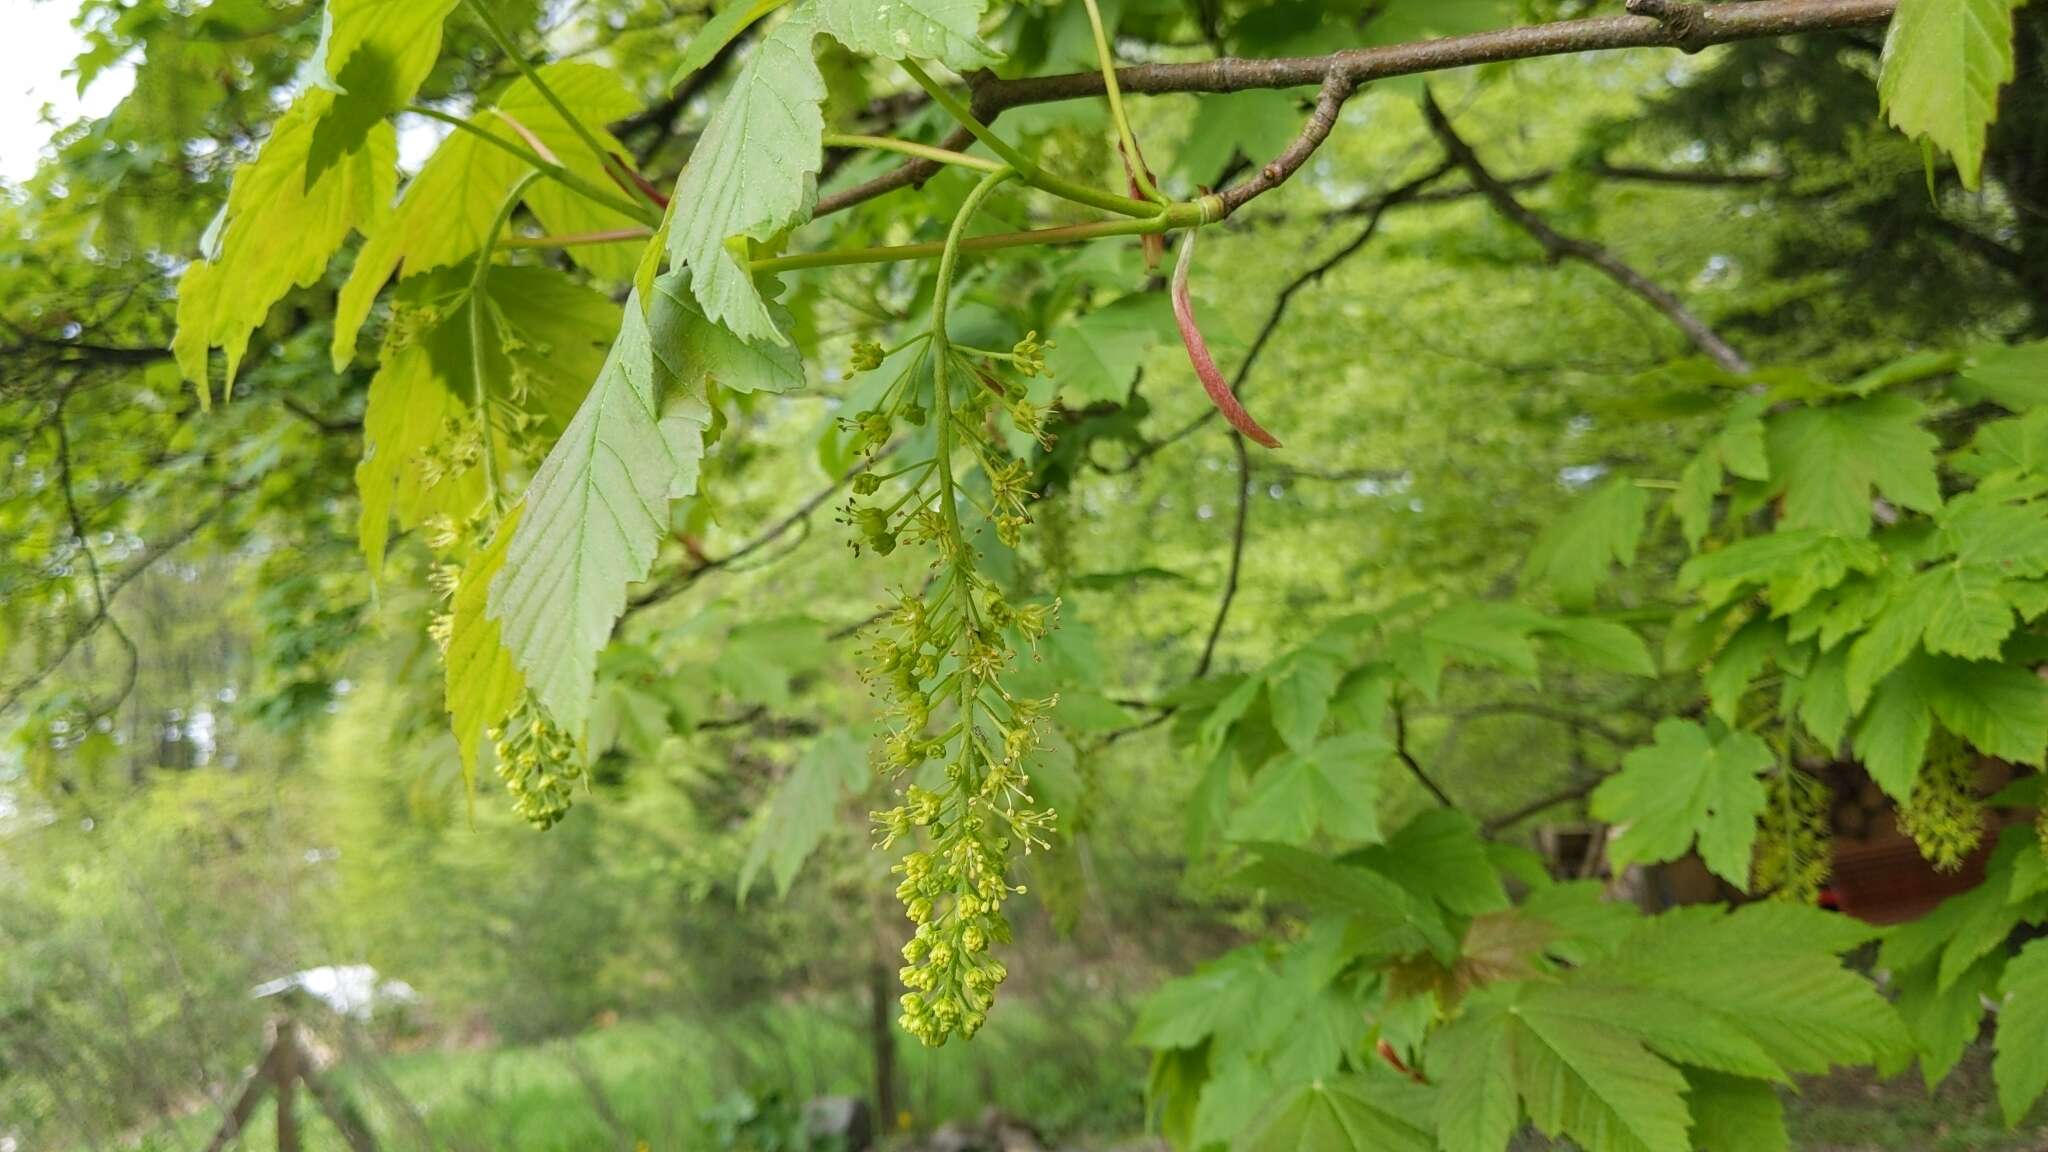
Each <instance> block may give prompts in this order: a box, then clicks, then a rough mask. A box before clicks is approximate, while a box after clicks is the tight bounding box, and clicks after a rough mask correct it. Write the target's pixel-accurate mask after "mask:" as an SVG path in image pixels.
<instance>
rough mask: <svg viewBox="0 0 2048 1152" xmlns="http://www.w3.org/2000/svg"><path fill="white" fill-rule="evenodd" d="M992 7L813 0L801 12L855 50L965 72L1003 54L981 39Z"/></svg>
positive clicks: (981, 1)
mask: <svg viewBox="0 0 2048 1152" xmlns="http://www.w3.org/2000/svg"><path fill="white" fill-rule="evenodd" d="M987 6H988V4H987V0H810V4H809V5H808V6H807V7H806V8H805V9H803V11H802V12H801V13H799V15H800V16H809V17H811V18H813V19H815V20H816V21H817V22H818V28H819V30H820V31H823V32H825V33H826V34H827V35H829V36H831V37H832V38H833V39H834V40H837V41H839V42H840V43H841V44H844V45H846V46H847V47H848V48H851V49H853V50H854V51H855V52H864V53H867V54H868V55H871V56H880V57H882V58H883V59H885V60H902V59H905V58H907V57H913V56H914V57H917V58H919V59H926V60H937V61H939V62H940V63H942V64H944V65H945V66H946V67H948V68H951V69H953V70H954V71H956V72H965V71H967V70H969V69H972V68H986V67H987V66H989V65H990V64H993V63H995V62H996V61H997V60H1000V59H1001V58H1002V56H1001V54H1000V53H998V52H996V50H995V49H993V48H990V47H989V46H988V45H987V44H985V43H983V42H982V39H981V34H980V31H979V25H980V23H981V13H982V9H984V8H986V7H987Z"/></svg>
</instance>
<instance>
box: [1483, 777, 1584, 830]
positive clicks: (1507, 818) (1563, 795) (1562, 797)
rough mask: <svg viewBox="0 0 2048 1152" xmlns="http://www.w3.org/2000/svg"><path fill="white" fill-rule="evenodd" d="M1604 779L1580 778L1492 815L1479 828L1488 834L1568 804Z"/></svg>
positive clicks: (1579, 798)
mask: <svg viewBox="0 0 2048 1152" xmlns="http://www.w3.org/2000/svg"><path fill="white" fill-rule="evenodd" d="M1606 779H1607V777H1605V776H1594V777H1591V778H1590V779H1586V780H1581V781H1579V782H1578V783H1576V784H1573V785H1571V786H1569V787H1567V788H1564V789H1561V790H1559V791H1557V792H1553V793H1551V794H1550V795H1548V796H1545V797H1543V798H1542V799H1540V800H1532V801H1530V802H1529V803H1527V804H1524V805H1522V806H1521V807H1519V808H1516V809H1513V810H1511V811H1508V812H1503V813H1501V814H1500V815H1498V816H1495V817H1492V818H1490V819H1488V820H1487V821H1485V822H1484V823H1483V824H1481V825H1480V828H1481V829H1482V830H1483V831H1484V832H1485V833H1486V834H1487V835H1489V836H1491V835H1492V834H1494V833H1495V832H1498V831H1500V830H1501V829H1503V828H1512V827H1514V826H1515V825H1517V824H1520V823H1521V822H1522V821H1524V820H1527V819H1528V818H1529V817H1531V816H1534V815H1536V814H1537V813H1539V812H1542V811H1545V810H1547V809H1550V808H1555V807H1557V806H1558V805H1560V804H1569V803H1571V802H1573V801H1575V800H1583V799H1585V798H1586V797H1587V796H1589V795H1591V794H1592V792H1593V790H1594V789H1595V788H1598V787H1600V784H1601V782H1602V781H1604V780H1606Z"/></svg>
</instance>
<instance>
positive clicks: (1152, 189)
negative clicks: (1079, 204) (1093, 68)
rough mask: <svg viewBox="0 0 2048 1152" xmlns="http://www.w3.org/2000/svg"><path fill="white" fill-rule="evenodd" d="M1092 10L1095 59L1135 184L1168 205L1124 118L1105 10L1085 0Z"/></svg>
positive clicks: (1146, 196)
mask: <svg viewBox="0 0 2048 1152" xmlns="http://www.w3.org/2000/svg"><path fill="white" fill-rule="evenodd" d="M1083 3H1084V4H1085V5H1086V6H1087V8H1088V23H1089V25H1090V26H1091V27H1092V28H1093V29H1094V31H1095V58H1096V59H1097V60H1098V61H1100V62H1101V64H1102V88H1103V91H1104V92H1105V93H1106V94H1107V95H1108V96H1109V117H1110V119H1111V120H1114V121H1115V122H1116V135H1117V139H1118V140H1119V141H1120V142H1121V143H1122V144H1123V147H1124V163H1125V165H1126V166H1128V167H1129V168H1130V171H1131V181H1132V183H1134V184H1136V185H1137V186H1138V192H1139V193H1140V194H1141V195H1143V196H1144V197H1145V199H1147V200H1151V201H1154V202H1155V203H1160V204H1164V203H1166V197H1164V196H1162V195H1160V194H1159V188H1158V186H1157V185H1155V184H1153V183H1152V174H1151V173H1150V172H1147V171H1145V157H1144V154H1143V153H1141V152H1139V151H1138V134H1137V133H1135V132H1133V131H1131V121H1130V118H1129V117H1128V116H1125V115H1124V95H1123V92H1122V91H1121V90H1120V89H1119V88H1118V87H1117V83H1116V57H1115V56H1113V55H1111V54H1110V50H1109V33H1108V32H1107V31H1105V30H1104V29H1103V26H1102V10H1101V9H1100V8H1099V7H1097V6H1096V3H1095V0H1083Z"/></svg>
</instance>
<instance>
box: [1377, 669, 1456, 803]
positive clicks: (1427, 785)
mask: <svg viewBox="0 0 2048 1152" xmlns="http://www.w3.org/2000/svg"><path fill="white" fill-rule="evenodd" d="M1393 712H1394V755H1395V757H1397V758H1398V759H1399V760H1400V761H1401V763H1402V764H1404V765H1406V766H1407V768H1408V774H1409V775H1410V776H1413V777H1415V781H1416V783H1418V784H1421V785H1422V787H1423V789H1424V790H1425V791H1427V792H1428V793H1429V794H1430V795H1431V796H1434V797H1436V802H1437V803H1438V804H1441V805H1443V806H1444V807H1446V808H1450V809H1453V810H1455V809H1456V808H1457V807H1458V806H1457V805H1456V804H1454V803H1452V802H1451V796H1450V793H1448V792H1445V791H1444V790H1443V786H1442V785H1440V784H1438V783H1437V782H1436V781H1435V780H1432V779H1430V775H1429V773H1428V772H1426V771H1424V770H1423V767H1422V762H1421V761H1420V760H1417V759H1416V758H1415V754H1414V753H1412V752H1410V751H1408V710H1407V709H1406V708H1404V707H1402V705H1401V701H1400V699H1399V698H1398V697H1396V698H1395V700H1394V708H1393Z"/></svg>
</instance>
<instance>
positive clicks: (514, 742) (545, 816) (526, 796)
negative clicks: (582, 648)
mask: <svg viewBox="0 0 2048 1152" xmlns="http://www.w3.org/2000/svg"><path fill="white" fill-rule="evenodd" d="M490 735H491V741H492V744H493V747H494V749H495V750H496V752H497V755H498V777H499V778H500V779H501V780H503V781H504V782H505V789H506V791H508V792H510V793H511V794H512V810H513V811H514V812H517V813H518V814H519V815H520V817H521V818H523V819H524V820H526V821H527V822H528V823H530V824H532V825H533V826H534V827H536V828H552V827H554V825H555V823H556V822H557V821H559V820H560V819H561V818H562V817H564V816H566V815H568V814H569V805H570V804H571V803H572V802H573V800H574V790H575V787H576V782H577V781H578V780H581V779H582V778H583V766H582V763H581V762H580V761H579V760H578V759H577V756H576V740H575V738H574V737H572V736H570V735H569V733H568V732H567V731H565V730H563V729H562V728H560V727H558V726H557V725H556V724H555V722H554V721H553V720H550V719H548V714H547V711H546V710H545V709H543V708H542V707H541V705H540V702H539V701H537V700H535V699H534V698H533V693H531V692H528V693H526V694H525V695H524V696H523V697H521V698H520V701H519V706H518V707H516V708H514V709H513V710H512V714H511V715H510V716H507V717H506V718H505V722H504V723H503V724H501V725H499V726H498V727H496V728H493V729H491V733H490Z"/></svg>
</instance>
